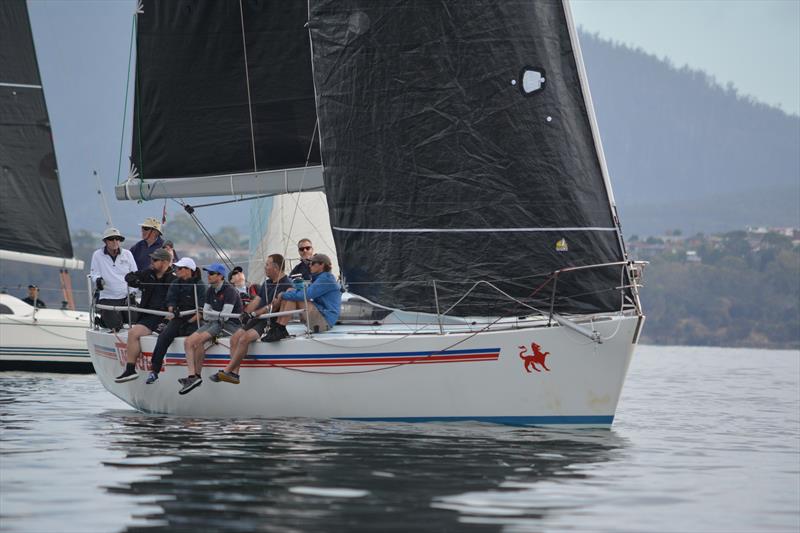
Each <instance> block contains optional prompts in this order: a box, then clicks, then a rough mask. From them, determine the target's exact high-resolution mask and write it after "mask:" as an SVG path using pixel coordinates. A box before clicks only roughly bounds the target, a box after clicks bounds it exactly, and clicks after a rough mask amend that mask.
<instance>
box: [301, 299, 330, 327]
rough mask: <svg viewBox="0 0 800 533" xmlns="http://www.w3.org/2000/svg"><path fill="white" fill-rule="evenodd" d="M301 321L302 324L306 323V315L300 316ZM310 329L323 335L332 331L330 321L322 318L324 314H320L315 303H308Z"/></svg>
mask: <svg viewBox="0 0 800 533" xmlns="http://www.w3.org/2000/svg"><path fill="white" fill-rule="evenodd" d="M300 320H301V321H302V322H305V321H306V313H303V314H302V315H300ZM308 329H309V330H311V332H312V333H322V332H323V331H328V330H329V329H331V327H330V326H329V325H328V321H327V320H325V317H324V316H322V313H320V312H319V309H317V306H315V305H314V304H313V302H308Z"/></svg>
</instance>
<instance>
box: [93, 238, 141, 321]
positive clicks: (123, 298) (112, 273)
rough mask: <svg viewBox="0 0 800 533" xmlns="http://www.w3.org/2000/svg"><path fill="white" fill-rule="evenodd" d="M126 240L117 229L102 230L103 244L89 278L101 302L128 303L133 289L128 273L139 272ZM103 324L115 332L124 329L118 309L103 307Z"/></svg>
mask: <svg viewBox="0 0 800 533" xmlns="http://www.w3.org/2000/svg"><path fill="white" fill-rule="evenodd" d="M124 240H125V237H123V236H122V235H121V234H120V232H119V230H118V229H117V228H106V230H105V231H104V232H103V247H102V248H100V249H99V250H95V251H94V253H93V254H92V266H91V270H90V272H89V277H90V278H91V280H92V282H94V284H95V287H97V291H96V292H95V298H97V299H98V300H97V303H98V304H103V305H114V306H119V305H128V297H129V294H130V289H129V288H128V284H127V283H126V282H125V276H126V275H127V274H128V273H130V272H135V271H136V260H135V259H134V258H133V254H131V253H130V252H129V251H128V250H125V249H123V248H121V244H122V241H124ZM99 322H100V324H101V325H102V326H103V327H106V328H108V329H110V330H112V331H119V330H120V329H121V328H122V323H123V318H122V313H120V312H119V311H109V310H106V309H101V310H100V321H99Z"/></svg>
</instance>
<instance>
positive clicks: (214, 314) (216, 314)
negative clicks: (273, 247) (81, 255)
mask: <svg viewBox="0 0 800 533" xmlns="http://www.w3.org/2000/svg"><path fill="white" fill-rule="evenodd" d="M86 280H87V284H88V287H89V291H88V292H89V294H93V296H92V298H90V300H89V324H90V327H92V328H95V322H94V320H95V313H96V310H98V309H100V310H104V311H119V312H127V314H128V324H132V322H133V321H132V315H133V313H137V314H139V313H142V314H146V315H154V316H161V317H164V318H169V319H174V318H178V317H185V316H190V315H194V314H197V315H198V316H202V317H203V319H204V320H209V319H230V318H240V317H241V316H242V313H223V312H220V311H213V310H208V309H206V310H203V309H201V308H200V306H199V303H198V301H199V300H198V298H197V286H196V285H195V287H194V304H195V308H194V309H188V310H186V311H181V312H179V313H172V312H169V311H159V310H156V309H147V308H144V307H138V306H135V305H131V303H130V302H131V300H130V297H129V298H128V304H127V305H107V304H101V303H98V302H99V294H100V291H98V290H95V291H94V293H93V292H92V280H91V276H86ZM129 294H130V293H129ZM303 296H304V302H305V308H304V309H293V310H291V311H276V312H274V313H273V312H269V313H262V314H260V315H251V317H252V318H254V319H256V320H267V319H270V318H273V317H281V316H293V315H302V314H304V313H305V315H306V316H305V319H306V320H305V323H306V334H307V335H309V334H310V333H311V326H310V324H309V317H308V298H307V297H306V295H305V291H303Z"/></svg>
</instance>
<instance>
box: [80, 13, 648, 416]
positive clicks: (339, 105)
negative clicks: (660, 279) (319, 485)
mask: <svg viewBox="0 0 800 533" xmlns="http://www.w3.org/2000/svg"><path fill="white" fill-rule="evenodd" d="M137 19H138V20H137V23H136V25H135V26H136V28H137V29H138V32H139V33H138V35H137V53H136V57H137V62H138V66H137V68H136V73H137V80H136V96H135V100H136V105H135V110H134V113H135V114H136V115H137V119H136V120H135V121H134V133H133V136H134V142H133V148H132V156H131V160H132V161H133V163H134V167H133V172H132V173H131V176H130V177H129V180H128V181H127V182H126V183H124V184H122V185H120V186H118V187H117V197H118V198H119V199H121V200H151V199H156V198H185V197H194V196H212V195H220V194H230V195H235V196H239V197H240V198H241V195H248V194H251V195H256V196H257V197H263V196H269V195H276V194H286V193H298V192H303V191H320V190H324V193H325V199H326V202H327V210H326V213H327V214H328V216H329V217H330V229H331V230H332V235H333V240H334V243H333V244H334V246H333V248H334V249H335V252H336V255H337V258H338V265H339V268H340V269H341V278H342V281H343V285H344V286H345V288H346V290H347V292H346V293H345V294H344V295H343V300H344V301H343V308H342V314H341V316H340V317H339V321H338V322H337V324H336V326H335V327H334V328H333V329H332V330H331V331H329V332H327V333H314V332H311V331H307V330H306V328H305V327H304V326H302V325H301V324H299V323H298V324H293V325H290V326H289V331H290V333H291V334H292V335H293V336H292V337H291V338H289V339H286V340H283V341H280V342H276V343H259V342H257V343H254V344H253V345H251V347H250V352H249V356H248V357H247V358H246V359H245V361H244V363H243V365H242V368H241V383H240V384H238V385H232V384H229V383H223V382H221V383H214V382H211V381H210V380H207V379H205V380H204V382H203V383H202V386H200V387H199V388H196V389H194V390H193V392H191V394H187V395H185V396H180V395H178V389H179V385H178V383H177V379H178V378H181V377H184V376H185V375H186V368H185V357H184V350H183V340H182V339H176V341H175V342H174V343H173V345H172V346H171V347H170V349H169V351H168V353H167V357H166V364H165V366H164V368H163V369H162V374H161V376H160V378H159V379H158V380H157V381H156V382H155V383H154V384H151V385H147V384H145V382H144V379H143V377H142V376H140V378H139V379H136V380H134V381H129V382H126V383H115V382H114V376H115V375H117V374H119V373H120V372H121V369H122V368H123V366H124V361H125V358H126V350H127V343H126V336H125V332H124V331H123V332H120V333H119V334H113V333H109V332H105V331H102V330H99V329H92V330H90V331H88V333H87V339H88V342H89V348H90V352H91V356H92V361H93V363H94V365H95V369H96V371H97V375H98V378H99V379H100V381H101V382H102V383H103V385H104V386H105V387H106V388H107V389H108V390H109V391H110V392H111V393H112V394H114V395H116V396H117V397H119V398H120V399H122V400H123V401H125V402H127V403H128V404H129V405H131V406H133V407H134V408H136V409H138V410H140V411H143V412H148V413H165V414H175V415H187V416H215V417H239V416H244V417H285V416H291V417H318V418H328V417H333V418H345V419H356V420H386V421H406V422H416V421H434V420H436V421H457V420H478V421H486V422H499V423H508V424H519V425H559V426H570V427H572V426H575V427H609V426H610V425H611V423H612V422H613V420H614V415H615V411H616V407H617V403H618V401H619V397H620V393H621V390H622V386H623V382H624V379H625V375H626V373H627V369H628V365H629V363H630V360H631V357H632V354H633V350H634V347H635V345H636V343H637V340H638V337H639V334H640V332H641V328H642V326H643V323H644V314H643V312H642V308H641V304H640V301H639V280H640V278H641V269H640V265H638V264H635V263H633V262H631V261H629V260H628V257H627V253H626V251H625V246H624V242H623V240H622V234H621V230H620V226H619V222H618V218H617V212H616V206H615V203H614V198H613V194H612V191H611V185H610V180H609V177H608V171H607V168H606V164H605V159H604V156H603V152H602V147H601V145H600V138H599V133H598V130H597V125H596V122H595V118H594V111H593V108H592V104H591V98H590V96H589V89H588V84H587V83H586V79H585V72H584V69H583V64H582V61H581V56H580V47H579V44H578V41H577V36H576V32H575V28H574V26H573V24H572V20H571V17H570V13H569V6H568V5H567V4H566V3H562V2H559V1H543V2H527V3H520V2H505V1H502V0H501V1H492V2H488V1H484V0H464V1H459V2H453V3H447V4H446V5H445V4H443V3H442V2H439V1H433V0H431V1H429V2H426V1H422V2H419V1H413V2H412V1H407V2H404V1H402V0H401V1H398V2H392V3H386V2H372V1H369V0H352V1H349V2H346V3H345V2H340V1H338V0H311V1H309V2H308V3H305V2H297V3H292V2H286V3H280V4H267V3H263V4H262V3H258V4H256V3H238V2H221V1H210V0H209V1H197V0H192V1H191V2H190V1H180V0H176V1H174V2H156V1H153V0H145V1H144V2H142V3H141V4H140V5H139V6H138V9H137ZM190 21H191V24H190V23H189V22H190ZM176 35H180V39H176V38H175V36H176ZM211 41H213V43H214V46H208V45H207V44H208V43H209V42H211ZM165 46H169V47H170V50H169V51H170V53H169V54H165V53H164V47H165ZM201 51H202V52H201ZM203 54H205V55H207V56H208V57H198V55H203ZM220 66H224V68H220ZM288 204H289V205H291V202H290V201H289V202H288ZM317 211H320V210H317ZM316 214H317V215H319V212H317V213H316ZM309 218H312V217H309ZM284 220H285V217H284ZM293 229H295V228H293V227H291V224H290V227H289V228H288V230H281V231H280V233H281V234H282V235H283V236H284V237H285V235H293V236H297V235H296V234H293V233H292V231H293ZM273 230H274V228H273ZM274 242H276V241H274V240H273V241H268V247H267V249H265V250H262V251H263V252H264V253H275V252H279V253H282V252H283V250H275V249H269V247H274V246H275V244H274ZM281 242H284V247H286V244H285V242H286V241H285V240H284V241H281ZM291 244H293V243H291ZM315 244H317V243H315ZM141 342H142V349H143V355H142V357H141V358H140V359H139V361H138V365H139V369H140V370H141V371H142V374H144V373H145V372H147V371H148V370H149V368H150V353H151V352H152V349H153V347H154V344H155V337H154V336H151V337H148V338H143V339H142V341H141ZM207 354H208V355H207V358H206V363H205V367H206V368H205V369H204V372H203V373H204V377H205V378H208V377H209V375H210V374H211V373H212V372H216V371H217V370H218V369H220V368H222V367H223V366H224V365H225V364H226V363H227V361H228V357H229V347H228V344H227V340H226V339H224V338H223V339H220V340H219V342H218V343H217V344H215V345H213V346H211V347H210V348H209V349H208V351H207Z"/></svg>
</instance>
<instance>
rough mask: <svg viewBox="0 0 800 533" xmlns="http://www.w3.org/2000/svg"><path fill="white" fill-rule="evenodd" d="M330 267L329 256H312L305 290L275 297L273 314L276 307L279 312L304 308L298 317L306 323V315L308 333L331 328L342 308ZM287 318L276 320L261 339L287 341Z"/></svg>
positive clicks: (290, 290)
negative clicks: (309, 282) (309, 280)
mask: <svg viewBox="0 0 800 533" xmlns="http://www.w3.org/2000/svg"><path fill="white" fill-rule="evenodd" d="M332 268H333V267H332V265H331V259H330V257H328V256H327V255H325V254H314V255H313V256H312V257H311V276H312V279H313V280H314V281H313V282H312V283H311V285H309V287H308V288H307V289H304V290H294V289H289V290H287V291H286V292H283V293H280V294H277V295H276V296H275V303H274V304H273V306H272V309H273V311H275V310H276V307H277V306H280V310H281V311H292V310H295V309H306V313H303V314H301V315H300V320H301V321H304V322H305V320H306V315H307V316H308V329H309V330H311V331H312V332H314V333H320V332H323V331H328V330H329V329H331V328H332V327H333V325H334V324H336V321H337V320H338V319H339V312H340V311H341V307H342V291H341V287H340V286H339V282H338V281H336V278H335V277H334V276H333V274H332V273H331V269H332ZM306 302H308V305H307V306H306ZM289 318H290V317H289V316H288V315H287V316H282V317H279V318H278V319H277V321H276V322H277V323H276V324H275V325H274V326H273V327H271V328H270V330H269V332H268V333H267V334H266V335H265V336H264V339H263V340H264V341H266V342H275V341H279V340H281V339H285V338H287V337H288V336H289V332H288V331H287V330H286V324H288V323H289Z"/></svg>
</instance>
